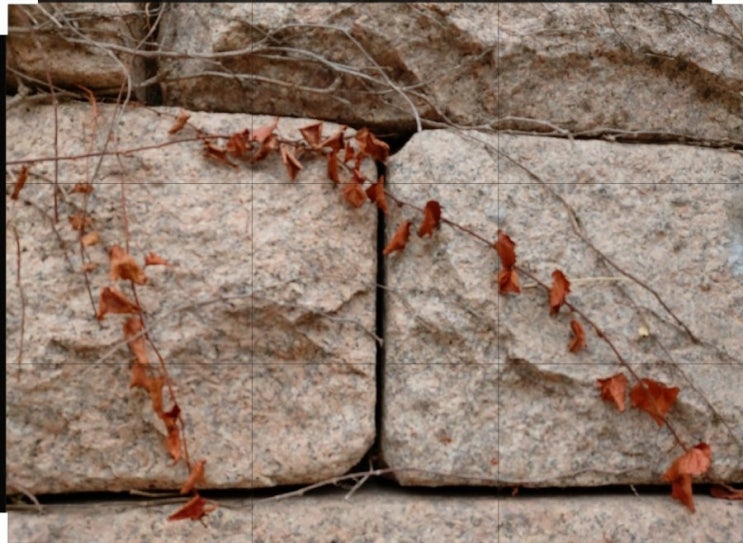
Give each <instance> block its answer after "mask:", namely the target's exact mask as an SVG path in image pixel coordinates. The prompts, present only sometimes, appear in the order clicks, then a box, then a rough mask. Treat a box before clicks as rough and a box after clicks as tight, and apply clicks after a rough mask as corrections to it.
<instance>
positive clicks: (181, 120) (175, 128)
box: [168, 109, 191, 135]
mask: <svg viewBox="0 0 743 543" xmlns="http://www.w3.org/2000/svg"><path fill="white" fill-rule="evenodd" d="M190 118H191V115H189V114H188V113H186V112H185V111H184V110H182V109H181V110H180V111H179V112H178V116H177V117H176V118H175V122H174V123H173V125H172V126H171V127H170V128H169V129H168V134H171V135H172V134H177V133H178V132H180V131H181V130H183V127H184V126H186V123H187V122H188V119H190Z"/></svg>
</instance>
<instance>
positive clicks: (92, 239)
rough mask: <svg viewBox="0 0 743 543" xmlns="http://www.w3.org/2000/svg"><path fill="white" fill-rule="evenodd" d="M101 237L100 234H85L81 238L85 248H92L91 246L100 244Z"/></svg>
mask: <svg viewBox="0 0 743 543" xmlns="http://www.w3.org/2000/svg"><path fill="white" fill-rule="evenodd" d="M100 241H101V236H99V235H98V232H88V233H87V234H84V235H83V236H82V237H81V238H80V242H81V243H82V244H83V245H84V246H85V247H90V246H91V245H95V244H96V243H100Z"/></svg>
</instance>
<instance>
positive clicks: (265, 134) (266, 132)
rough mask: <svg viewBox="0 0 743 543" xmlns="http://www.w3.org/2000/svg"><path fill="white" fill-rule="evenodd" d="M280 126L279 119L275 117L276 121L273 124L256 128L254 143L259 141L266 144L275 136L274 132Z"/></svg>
mask: <svg viewBox="0 0 743 543" xmlns="http://www.w3.org/2000/svg"><path fill="white" fill-rule="evenodd" d="M278 125H279V118H278V117H274V120H273V122H272V123H271V124H266V125H263V126H259V127H258V128H255V129H254V130H253V141H257V142H258V143H263V142H265V141H266V140H268V139H269V138H270V137H271V136H273V131H274V130H276V127H277V126H278Z"/></svg>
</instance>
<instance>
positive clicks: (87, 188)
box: [70, 183, 93, 194]
mask: <svg viewBox="0 0 743 543" xmlns="http://www.w3.org/2000/svg"><path fill="white" fill-rule="evenodd" d="M91 192H93V185H91V184H90V183H75V186H74V187H72V190H71V191H70V193H72V194H75V193H80V194H90V193H91Z"/></svg>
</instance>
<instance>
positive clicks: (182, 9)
mask: <svg viewBox="0 0 743 543" xmlns="http://www.w3.org/2000/svg"><path fill="white" fill-rule="evenodd" d="M741 26H743V7H741V6H724V7H723V6H700V5H693V6H689V5H681V4H667V5H663V6H660V5H648V6H638V5H622V6H620V5H616V4H579V5H570V6H566V5H560V6H552V7H550V8H549V9H545V7H544V6H542V5H541V4H533V5H517V4H505V5H496V4H456V3H455V4H443V5H442V4H431V3H429V4H415V3H414V4H365V3H356V4H353V3H341V4H319V5H318V4H301V3H300V4H262V3H259V4H242V5H240V4H231V5H216V4H212V5H196V4H181V5H174V6H172V9H169V10H168V11H167V13H166V14H165V16H164V19H163V25H162V42H163V44H164V46H165V49H166V50H175V51H187V52H189V53H194V52H197V53H198V54H200V55H201V56H199V57H197V58H190V59H183V58H168V57H164V58H162V59H161V62H160V69H161V71H167V72H168V74H169V78H168V80H167V81H166V82H164V89H165V100H166V103H168V104H171V105H176V104H186V105H188V106H189V107H192V108H195V109H207V110H220V111H225V110H226V111H248V110H249V111H254V112H259V113H270V114H281V115H305V116H306V115H310V116H314V117H318V118H328V119H334V120H336V121H337V122H344V123H351V124H354V123H359V124H366V125H371V126H375V127H378V128H379V129H381V130H388V129H393V130H401V129H406V130H410V129H411V128H413V127H414V126H415V124H414V116H413V113H412V109H411V106H410V103H409V102H408V101H406V100H405V99H404V98H403V97H402V94H401V93H402V92H403V91H404V92H405V93H406V94H407V96H408V98H409V99H410V100H412V102H413V103H414V104H415V107H416V108H418V110H419V112H420V115H421V116H422V117H424V118H428V119H432V120H438V121H441V120H444V119H445V118H448V119H450V120H451V121H454V122H456V123H460V124H468V125H493V123H495V125H497V126H498V127H500V128H513V129H521V130H530V131H532V130H535V131H544V132H551V131H553V130H554V129H555V127H560V128H561V129H568V130H571V131H574V132H585V133H590V134H595V135H600V134H604V133H605V132H613V133H614V134H617V135H622V134H623V135H624V136H627V137H630V135H628V134H626V133H625V131H630V132H632V131H638V132H641V133H642V134H639V135H635V136H631V137H637V138H639V139H643V138H653V139H657V138H658V137H662V135H661V134H662V133H666V132H675V133H680V134H683V135H685V136H687V137H691V138H714V139H723V140H724V139H732V140H736V141H738V142H740V141H741V134H743V118H742V117H743V97H742V96H741V94H740V91H743V41H742V40H741V37H740V32H741V30H740V28H741ZM362 49H363V50H362ZM210 55H212V56H211V58H210ZM215 55H217V56H215ZM380 68H381V69H383V70H384V75H381V74H380V71H379V69H380ZM207 72H208V73H207ZM185 76H187V78H186V79H179V78H183V77H185Z"/></svg>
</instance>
